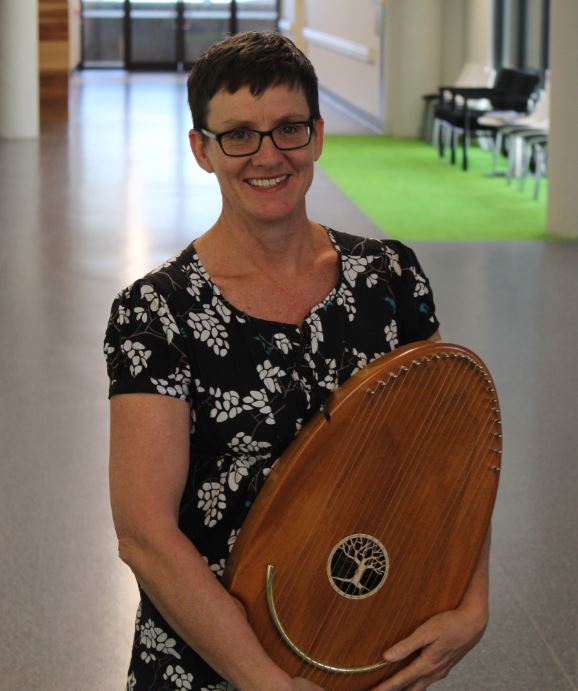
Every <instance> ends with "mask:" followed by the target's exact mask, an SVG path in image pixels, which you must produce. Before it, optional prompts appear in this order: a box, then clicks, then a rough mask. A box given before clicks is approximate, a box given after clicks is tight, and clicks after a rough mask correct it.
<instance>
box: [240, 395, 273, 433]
mask: <svg viewBox="0 0 578 691" xmlns="http://www.w3.org/2000/svg"><path fill="white" fill-rule="evenodd" d="M243 410H249V411H252V410H256V411H258V412H259V413H261V415H267V418H266V419H265V422H266V423H267V424H268V425H274V424H275V418H274V417H273V415H272V414H271V413H272V410H271V406H270V405H269V398H268V397H267V393H266V392H265V391H263V390H261V391H250V392H249V394H248V395H247V396H243Z"/></svg>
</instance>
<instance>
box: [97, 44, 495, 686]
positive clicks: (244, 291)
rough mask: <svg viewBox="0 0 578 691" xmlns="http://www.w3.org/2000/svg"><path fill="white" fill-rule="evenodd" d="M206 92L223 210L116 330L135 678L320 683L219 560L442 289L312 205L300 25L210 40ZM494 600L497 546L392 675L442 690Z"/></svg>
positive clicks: (121, 511)
mask: <svg viewBox="0 0 578 691" xmlns="http://www.w3.org/2000/svg"><path fill="white" fill-rule="evenodd" d="M189 103H190V106H191V111H192V114H193V122H194V129H193V130H191V132H190V144H191V149H192V152H193V154H194V156H195V158H196V160H197V162H198V164H199V165H200V166H201V167H202V168H203V169H204V170H206V171H207V172H210V173H214V174H215V175H216V176H217V179H218V182H219V185H220V188H221V193H222V198H223V206H222V212H221V215H220V216H219V219H218V220H217V222H216V223H215V225H214V226H213V227H212V228H210V229H209V230H208V231H207V232H206V233H205V234H204V235H202V236H201V237H200V238H199V239H198V240H196V241H195V242H194V243H192V244H191V245H189V247H187V248H186V249H185V250H184V251H183V252H182V253H181V254H180V255H178V256H177V257H174V258H173V259H171V260H169V261H168V262H166V263H165V264H164V265H163V266H161V267H159V268H158V269H156V270H155V271H153V272H151V273H150V274H148V275H147V276H145V277H144V278H142V279H140V280H138V281H136V282H135V283H134V284H133V285H132V286H130V287H129V288H127V289H126V290H123V291H121V293H120V294H119V295H118V296H117V299H116V300H115V302H114V304H113V308H112V312H111V318H110V322H109V327H108V331H107V337H106V343H105V353H106V356H107V361H108V370H109V376H110V379H111V385H110V396H111V461H110V462H111V467H110V479H111V500H112V508H113V516H114V521H115V526H116V530H117V534H118V538H119V552H120V557H121V559H123V560H124V561H125V562H126V563H127V564H128V565H129V566H130V567H131V569H132V570H133V572H134V574H135V576H136V578H137V580H138V583H139V587H140V590H141V597H142V601H141V607H140V608H139V612H138V615H137V622H136V633H135V640H134V647H133V655H132V660H131V665H130V670H129V678H128V686H127V688H129V689H137V690H144V689H147V690H148V689H154V690H155V691H156V690H157V689H226V688H227V682H229V683H230V685H231V686H233V687H235V688H238V689H241V690H243V691H244V690H245V689H247V690H248V691H259V690H261V689H263V690H265V689H267V690H271V691H281V690H284V689H316V688H318V687H317V686H315V685H314V684H312V683H311V682H308V681H306V680H304V679H290V678H289V676H288V675H287V674H286V673H285V672H283V671H282V670H281V669H280V668H278V667H277V665H276V664H275V663H274V662H273V661H272V660H271V659H270V658H269V657H268V656H267V654H266V653H265V651H264V650H263V648H262V647H261V645H260V644H259V641H258V640H257V638H256V636H255V634H254V633H253V631H252V630H251V628H250V627H249V625H248V623H247V621H246V618H245V616H244V614H243V611H242V607H241V606H240V605H239V603H238V602H236V601H235V600H234V599H233V598H232V597H231V596H230V595H229V594H228V593H227V591H226V590H225V589H224V587H223V586H222V585H221V584H220V580H219V577H220V576H221V575H222V572H223V568H224V563H225V560H226V558H227V555H228V553H229V551H230V548H231V546H232V544H233V542H234V540H235V538H236V535H237V533H238V531H239V529H240V527H241V525H242V523H243V520H244V518H245V516H246V515H247V512H248V510H249V507H250V505H251V502H252V500H253V499H254V498H255V496H256V494H257V492H258V491H259V489H260V488H261V486H262V484H263V482H264V481H265V479H266V476H267V474H268V472H269V471H270V469H271V467H272V465H273V464H274V462H275V460H276V459H277V458H278V457H279V456H280V454H281V453H282V452H283V450H284V449H285V448H286V447H287V446H288V445H289V444H290V442H291V440H292V439H293V438H294V436H295V435H296V434H297V432H298V431H299V430H300V429H301V427H302V425H303V424H304V423H305V422H306V421H307V420H308V419H309V418H310V417H311V415H312V414H313V413H314V412H315V411H316V410H318V409H319V406H320V405H321V404H322V403H323V401H324V400H325V399H326V397H327V396H328V395H329V393H330V392H331V391H332V390H333V389H335V388H336V387H337V386H338V385H340V384H341V383H343V381H345V380H346V379H347V378H348V377H349V376H350V375H351V374H352V373H354V372H355V371H356V370H358V369H360V368H361V367H364V366H365V365H366V364H367V363H368V362H369V361H371V360H373V359H375V358H376V357H378V356H379V355H381V354H383V353H385V352H388V351H390V350H392V349H394V348H395V347H397V346H399V345H402V344H404V343H407V342H411V341H415V340H419V339H426V338H432V339H436V338H438V336H437V328H438V322H437V319H436V317H435V313H434V303H433V300H432V296H431V292H430V288H429V284H428V282H427V279H426V278H425V276H424V275H423V273H422V271H421V268H420V266H419V264H418V262H417V260H416V258H415V255H414V254H413V253H412V252H411V250H409V249H408V248H406V247H404V246H403V245H401V244H400V243H397V242H392V241H385V240H384V241H375V240H364V239H361V238H359V237H354V236H350V235H346V234H344V233H338V232H336V231H330V230H328V229H326V228H324V227H323V226H320V225H318V224H317V223H314V222H312V221H310V220H309V219H308V217H307V214H306V206H305V194H306V192H307V190H308V189H309V186H310V184H311V180H312V177H313V166H314V162H315V161H316V160H317V159H318V158H319V156H320V154H321V150H322V147H323V120H322V119H321V116H320V113H319V104H318V95H317V79H316V76H315V73H314V70H313V67H312V66H311V64H310V62H309V61H308V60H307V58H306V57H305V56H304V55H303V54H302V53H301V52H300V51H299V50H297V49H296V48H295V46H294V45H293V44H292V43H291V42H290V41H289V40H288V39H286V38H284V37H282V36H281V35H279V34H276V33H272V34H260V33H247V34H240V35H237V36H235V37H233V38H230V39H226V40H225V41H223V42H221V43H220V44H217V45H215V46H213V47H212V48H211V49H210V50H209V51H208V52H207V53H206V54H205V55H204V56H202V57H201V58H200V59H199V61H198V62H197V63H196V64H195V66H194V68H193V70H192V73H191V75H190V78H189ZM486 618H487V546H486V548H485V551H484V555H483V558H482V559H481V560H480V564H479V567H478V569H477V571H476V573H475V575H474V578H473V580H472V584H471V585H470V588H469V589H468V592H467V594H466V597H465V598H464V601H463V603H462V605H461V607H460V609H459V610H457V611H455V612H450V613H446V614H444V615H441V616H439V617H437V618H435V620H432V621H430V622H427V623H426V624H425V625H424V626H422V627H420V629H419V630H418V631H417V632H416V633H415V634H414V635H413V636H411V637H410V638H408V639H406V640H405V641H402V642H400V643H399V644H398V645H396V646H395V647H394V648H393V649H392V650H390V651H388V653H387V656H388V658H389V659H399V658H403V657H406V656H407V655H409V654H411V653H412V652H414V651H416V650H418V649H422V653H421V655H420V656H419V657H418V658H417V659H416V660H415V661H414V662H413V663H412V664H411V665H410V666H409V667H408V668H406V670H404V671H402V672H400V673H399V674H397V675H395V677H394V678H392V679H391V680H389V681H387V682H385V683H384V684H382V685H380V686H379V687H377V688H378V689H379V691H387V690H388V689H393V688H408V689H423V688H426V686H427V684H429V683H432V682H433V681H435V680H436V679H439V678H441V677H442V676H444V675H445V673H446V672H447V670H448V669H449V668H450V667H451V666H452V665H453V664H455V662H456V661H457V660H458V659H459V658H460V657H461V656H462V655H463V654H465V652H466V651H467V650H468V649H469V648H470V647H471V646H472V645H473V644H474V643H475V642H476V641H477V640H478V639H479V637H480V636H481V633H482V632H483V629H484V626H485V623H486ZM225 680H226V681H225Z"/></svg>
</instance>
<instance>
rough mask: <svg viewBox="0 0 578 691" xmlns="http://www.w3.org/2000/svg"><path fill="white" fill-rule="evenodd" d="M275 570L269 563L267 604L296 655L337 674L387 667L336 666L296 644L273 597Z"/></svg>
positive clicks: (283, 637) (381, 664)
mask: <svg viewBox="0 0 578 691" xmlns="http://www.w3.org/2000/svg"><path fill="white" fill-rule="evenodd" d="M274 572H275V567H274V566H273V565H272V564H267V605H268V607H269V613H270V614H271V618H272V619H273V623H274V624H275V628H276V629H277V631H278V632H279V635H280V636H281V638H282V639H283V640H284V641H285V643H286V644H287V645H288V646H289V647H290V648H291V650H292V651H293V652H294V653H295V654H296V655H298V656H299V657H300V658H301V659H302V660H305V662H308V663H309V664H310V665H311V666H312V667H317V669H324V670H325V671H326V672H335V673H336V674H361V673H362V672H373V671H375V670H376V669H381V668H382V667H387V665H388V663H387V662H385V661H382V662H374V663H373V664H369V665H363V666H362V667H335V666H334V665H329V664H327V663H325V662H320V661H319V660H314V659H313V658H312V657H311V656H310V655H307V653H305V652H304V651H303V650H301V649H300V648H299V647H298V646H297V645H295V643H293V641H292V640H291V639H290V638H289V636H288V635H287V633H286V631H285V629H284V628H283V625H282V624H281V621H280V620H279V615H278V614H277V608H276V606H275V600H274V598H273V574H274Z"/></svg>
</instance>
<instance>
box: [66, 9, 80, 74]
mask: <svg viewBox="0 0 578 691" xmlns="http://www.w3.org/2000/svg"><path fill="white" fill-rule="evenodd" d="M81 31H82V29H81V13H80V0H68V65H69V67H70V70H74V69H75V68H76V67H78V65H79V64H80V62H81V60H82V43H81Z"/></svg>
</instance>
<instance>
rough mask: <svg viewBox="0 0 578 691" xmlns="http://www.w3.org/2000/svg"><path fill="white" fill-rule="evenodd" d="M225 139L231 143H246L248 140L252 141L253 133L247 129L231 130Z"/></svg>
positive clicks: (224, 136) (226, 133)
mask: <svg viewBox="0 0 578 691" xmlns="http://www.w3.org/2000/svg"><path fill="white" fill-rule="evenodd" d="M223 138H224V139H227V140H228V141H231V142H246V141H247V140H248V139H251V131H250V130H245V129H238V130H231V131H230V132H225V134H224V135H223Z"/></svg>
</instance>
